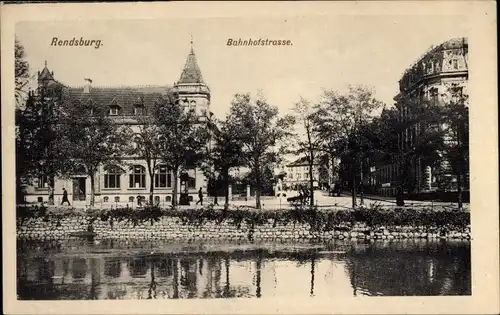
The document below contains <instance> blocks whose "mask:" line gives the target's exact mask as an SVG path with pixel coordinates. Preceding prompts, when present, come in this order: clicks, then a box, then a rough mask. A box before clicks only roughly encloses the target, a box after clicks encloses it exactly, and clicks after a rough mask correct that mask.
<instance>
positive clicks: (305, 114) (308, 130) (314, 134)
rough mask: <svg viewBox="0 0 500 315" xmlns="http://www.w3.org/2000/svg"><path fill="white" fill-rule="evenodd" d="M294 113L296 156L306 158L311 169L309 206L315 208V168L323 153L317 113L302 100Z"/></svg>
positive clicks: (308, 103) (307, 102)
mask: <svg viewBox="0 0 500 315" xmlns="http://www.w3.org/2000/svg"><path fill="white" fill-rule="evenodd" d="M294 111H295V114H296V117H295V118H296V122H297V123H298V124H299V126H298V128H297V130H299V131H298V134H297V136H298V139H297V142H296V145H297V150H296V151H295V153H296V154H298V155H301V156H305V157H306V160H307V164H308V169H309V191H310V192H309V196H310V199H309V204H310V206H311V207H312V206H314V174H313V170H314V166H315V165H316V164H317V163H318V157H319V154H320V153H321V146H322V144H323V141H322V138H321V135H320V133H319V132H320V128H317V126H316V124H315V123H316V122H317V120H315V115H316V113H315V112H314V109H313V106H312V105H311V103H310V102H309V101H308V100H306V99H304V98H302V97H301V98H300V101H299V102H298V103H296V104H295V107H294Z"/></svg>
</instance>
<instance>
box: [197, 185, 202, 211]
mask: <svg viewBox="0 0 500 315" xmlns="http://www.w3.org/2000/svg"><path fill="white" fill-rule="evenodd" d="M198 198H199V199H198V201H197V202H196V204H201V205H202V206H203V191H202V190H201V187H200V190H198Z"/></svg>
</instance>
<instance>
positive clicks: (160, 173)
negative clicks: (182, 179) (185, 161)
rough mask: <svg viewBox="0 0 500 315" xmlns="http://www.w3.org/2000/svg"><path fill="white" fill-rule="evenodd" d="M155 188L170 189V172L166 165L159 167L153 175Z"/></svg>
mask: <svg viewBox="0 0 500 315" xmlns="http://www.w3.org/2000/svg"><path fill="white" fill-rule="evenodd" d="M155 187H156V188H167V187H172V172H171V171H170V169H169V168H168V167H167V166H166V165H160V166H159V167H158V169H157V171H156V173H155Z"/></svg>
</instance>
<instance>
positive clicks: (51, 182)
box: [48, 175, 56, 205]
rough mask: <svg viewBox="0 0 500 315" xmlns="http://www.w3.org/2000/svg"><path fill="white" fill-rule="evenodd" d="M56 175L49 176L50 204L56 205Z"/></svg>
mask: <svg viewBox="0 0 500 315" xmlns="http://www.w3.org/2000/svg"><path fill="white" fill-rule="evenodd" d="M55 181H56V180H55V176H54V175H51V176H50V178H49V183H48V184H49V205H54V186H55Z"/></svg>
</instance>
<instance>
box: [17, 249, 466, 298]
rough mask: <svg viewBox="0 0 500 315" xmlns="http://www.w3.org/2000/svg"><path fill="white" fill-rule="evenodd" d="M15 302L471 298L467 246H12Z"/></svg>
mask: <svg viewBox="0 0 500 315" xmlns="http://www.w3.org/2000/svg"><path fill="white" fill-rule="evenodd" d="M17 264H18V265H17V279H18V281H17V294H18V299H21V300H92V299H93V300H96V299H98V300H100V299H186V298H188V299H189V298H236V297H239V298H259V297H308V296H319V297H339V296H362V295H365V296H366V295H368V296H380V295H381V296H406V295H419V296H429V295H470V294H471V276H470V273H471V270H470V269H471V268H470V243H469V242H465V241H427V240H404V241H392V242H382V241H377V242H358V243H356V242H351V241H345V242H343V241H336V242H330V243H270V244H266V243H229V242H226V243H225V242H221V243H205V244H201V243H196V242H189V243H186V244H175V243H172V244H165V243H154V242H149V241H136V242H133V241H112V240H107V241H106V240H103V241H93V242H89V241H86V240H70V241H64V242H51V243H40V242H31V243H30V242H26V241H23V242H22V241H19V242H18V256H17Z"/></svg>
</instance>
